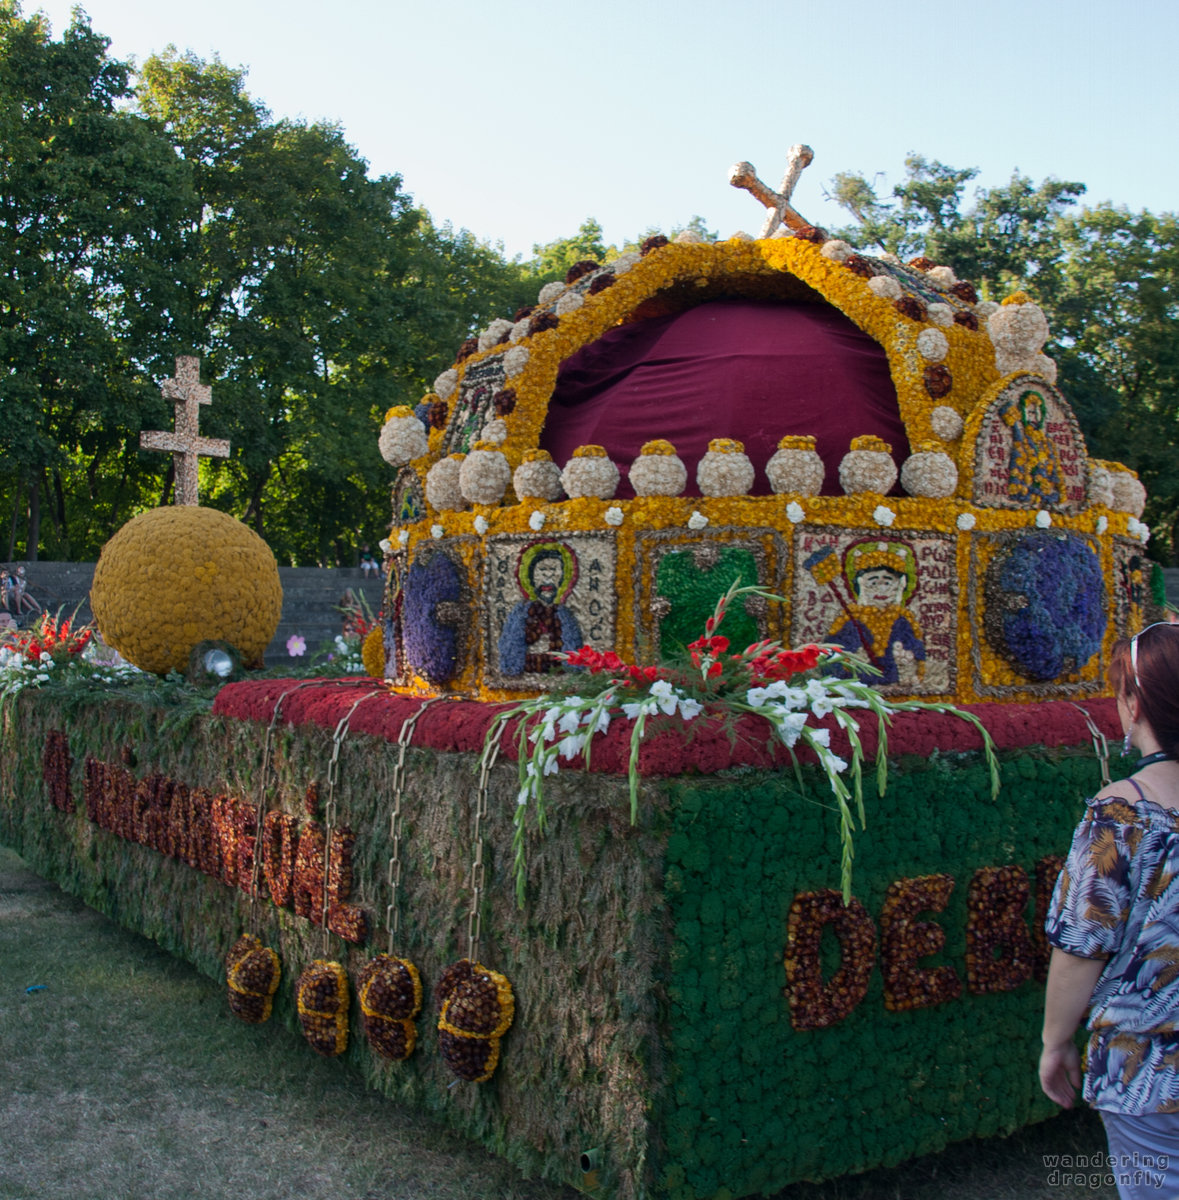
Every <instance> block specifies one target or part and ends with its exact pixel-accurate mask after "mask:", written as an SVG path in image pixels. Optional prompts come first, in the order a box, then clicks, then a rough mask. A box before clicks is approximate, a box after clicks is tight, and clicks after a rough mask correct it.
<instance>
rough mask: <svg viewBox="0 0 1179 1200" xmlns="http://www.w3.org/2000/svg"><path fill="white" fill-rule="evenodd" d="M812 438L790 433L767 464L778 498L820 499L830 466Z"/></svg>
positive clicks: (767, 471)
mask: <svg viewBox="0 0 1179 1200" xmlns="http://www.w3.org/2000/svg"><path fill="white" fill-rule="evenodd" d="M815 444H816V443H815V439H814V438H813V437H810V436H809V435H797V434H788V435H787V436H786V437H784V438H782V440H781V441H780V442H779V443H778V449H777V450H775V451H774V454H773V457H771V459H770V461H769V462H768V463H766V478H767V479H768V480H769V481H770V487H771V488H773V490H774V494H775V495H778V496H780V495H782V494H783V493H793V494H795V495H799V496H817V495H818V494H819V493H820V492H821V491H822V490H823V476H824V475H825V474H826V471H827V469H826V467H824V466H823V460H822V459H821V458H820V457H819V454H818V451H817V450H816V449H815Z"/></svg>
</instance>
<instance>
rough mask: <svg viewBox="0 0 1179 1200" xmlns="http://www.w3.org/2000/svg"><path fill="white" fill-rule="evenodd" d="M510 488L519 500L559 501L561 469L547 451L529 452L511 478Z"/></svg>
mask: <svg viewBox="0 0 1179 1200" xmlns="http://www.w3.org/2000/svg"><path fill="white" fill-rule="evenodd" d="M512 487H513V488H515V490H516V495H517V496H518V497H519V498H520V499H521V500H545V501H550V500H559V499H560V498H561V495H562V488H561V468H560V467H558V466H557V464H556V463H555V462H553V460H552V459H551V458H550V457H549V453H548V451H547V450H529V451H528V452H527V453H525V455H524V461H523V462H522V463H521V464H520V465H519V466H518V467H517V468H516V471H515V474H514V475H513V476H512Z"/></svg>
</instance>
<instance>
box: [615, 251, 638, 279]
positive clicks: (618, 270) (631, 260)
mask: <svg viewBox="0 0 1179 1200" xmlns="http://www.w3.org/2000/svg"><path fill="white" fill-rule="evenodd" d="M642 257H643V256H642V255H641V254H640V253H639V252H638V251H637V250H628V251H627V252H626V253H625V254H620V255H619V256H618V257H617V258H616V259H615V260H614V261H613V262H612V263H611V264H610V270H611V271H613V272H614V274H615V276H618V275H625V274H626V273H627V271H629V270H630V269H631V267H633V266H634V265H635V263H637V262H638V261H639V260H640V259H641V258H642Z"/></svg>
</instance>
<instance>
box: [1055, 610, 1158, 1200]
mask: <svg viewBox="0 0 1179 1200" xmlns="http://www.w3.org/2000/svg"><path fill="white" fill-rule="evenodd" d="M1109 678H1110V684H1111V685H1112V687H1113V689H1114V693H1115V695H1116V696H1117V701H1118V714H1119V716H1120V718H1121V722H1122V729H1123V731H1124V733H1125V741H1124V743H1123V751H1124V753H1126V754H1129V753H1130V752H1131V751H1132V750H1134V749H1136V750H1137V751H1138V753H1139V754H1140V755H1141V758H1139V760H1138V764H1137V769H1136V770H1135V772H1134V774H1133V775H1131V776H1130V777H1129V778H1128V779H1123V780H1120V781H1118V782H1117V783H1112V784H1109V785H1108V786H1106V787H1104V788H1103V789H1102V790H1101V791H1100V792H1098V793H1097V795H1096V796H1095V797H1094V798H1093V799H1092V800H1089V801H1088V802H1087V805H1086V812H1085V816H1084V819H1083V820H1082V821H1081V823H1080V825H1079V826H1078V827H1077V830H1076V833H1075V834H1074V836H1073V843H1072V848H1071V849H1070V851H1069V855H1068V859H1067V861H1066V862H1065V865H1064V869H1063V870H1062V871H1061V873H1060V877H1059V878H1058V880H1057V882H1056V890H1055V892H1054V894H1053V897H1052V902H1051V904H1050V905H1049V910H1048V919H1047V921H1046V923H1045V932H1046V934H1047V936H1048V940H1049V942H1051V943H1052V946H1053V951H1052V960H1051V965H1050V967H1049V971H1048V987H1047V992H1046V994H1045V998H1044V1037H1043V1042H1044V1048H1043V1052H1042V1054H1041V1057H1040V1086H1041V1087H1042V1088H1043V1089H1044V1091H1045V1092H1046V1093H1047V1094H1048V1095H1049V1096H1050V1097H1051V1098H1052V1099H1053V1100H1055V1101H1056V1102H1057V1103H1058V1104H1061V1105H1063V1106H1064V1107H1065V1108H1071V1107H1072V1104H1073V1099H1074V1096H1075V1094H1076V1089H1077V1087H1078V1086H1080V1084H1081V1061H1080V1055H1079V1054H1078V1053H1077V1048H1076V1043H1075V1041H1074V1036H1073V1035H1074V1034H1075V1032H1076V1028H1077V1026H1078V1025H1079V1024H1080V1022H1081V1019H1082V1018H1083V1017H1084V1015H1085V1012H1086V1010H1088V1012H1089V1021H1088V1028H1089V1030H1090V1034H1089V1043H1088V1048H1087V1051H1086V1056H1085V1057H1086V1062H1085V1081H1084V1096H1085V1099H1086V1100H1087V1101H1088V1102H1089V1103H1090V1104H1091V1105H1092V1106H1093V1107H1094V1108H1096V1109H1098V1110H1099V1111H1100V1112H1101V1116H1102V1120H1103V1121H1104V1123H1105V1130H1106V1135H1107V1137H1108V1138H1109V1150H1110V1158H1111V1165H1110V1171H1111V1172H1112V1174H1113V1175H1114V1178H1115V1180H1116V1181H1117V1186H1118V1194H1119V1196H1121V1197H1122V1198H1123V1200H1142V1198H1143V1197H1151V1198H1152V1200H1158V1198H1159V1197H1163V1196H1168V1197H1174V1196H1179V625H1173V624H1167V623H1160V624H1157V625H1150V626H1148V627H1147V628H1146V629H1144V630H1143V631H1142V632H1141V633H1140V634H1138V635H1137V636H1136V637H1134V638H1133V639H1131V640H1130V641H1125V640H1123V641H1120V642H1118V643H1117V644H1116V645H1115V646H1114V649H1113V655H1112V658H1111V660H1110V670H1109Z"/></svg>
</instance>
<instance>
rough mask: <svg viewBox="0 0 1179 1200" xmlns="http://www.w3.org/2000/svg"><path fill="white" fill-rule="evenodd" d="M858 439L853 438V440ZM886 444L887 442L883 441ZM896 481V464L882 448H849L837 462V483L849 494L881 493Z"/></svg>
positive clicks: (890, 487) (889, 488)
mask: <svg viewBox="0 0 1179 1200" xmlns="http://www.w3.org/2000/svg"><path fill="white" fill-rule="evenodd" d="M858 441H860V439H858V438H857V439H855V440H854V441H853V445H854V444H855V442H858ZM884 444H887V443H884ZM896 481H897V465H896V463H895V462H893V460H892V455H891V454H889V453H887V452H886V451H884V450H877V449H855V450H849V451H848V452H847V453H846V454H845V455H844V456H843V458H842V459H840V462H839V485H840V487H842V488H843V490H844V491H845V492H846V493H847V494H848V495H849V496H852V495H855V494H857V493H859V492H879V493H880V494H881V495H883V494H884V493H885V492H887V491H890V490H891V489H892V485H893V484H894V483H896Z"/></svg>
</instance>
